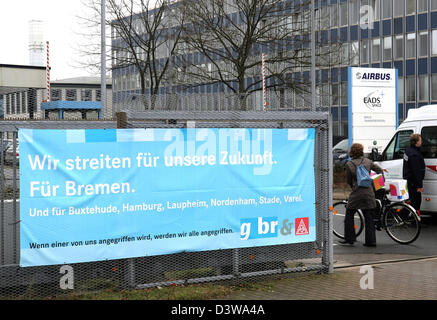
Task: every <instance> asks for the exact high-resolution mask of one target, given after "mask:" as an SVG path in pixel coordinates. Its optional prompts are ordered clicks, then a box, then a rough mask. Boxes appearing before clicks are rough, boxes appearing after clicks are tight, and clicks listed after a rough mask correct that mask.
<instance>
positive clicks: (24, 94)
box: [21, 91, 26, 113]
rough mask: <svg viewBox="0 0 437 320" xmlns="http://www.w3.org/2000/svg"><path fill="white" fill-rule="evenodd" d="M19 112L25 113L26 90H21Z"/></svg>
mask: <svg viewBox="0 0 437 320" xmlns="http://www.w3.org/2000/svg"><path fill="white" fill-rule="evenodd" d="M21 113H26V92H25V91H23V92H21Z"/></svg>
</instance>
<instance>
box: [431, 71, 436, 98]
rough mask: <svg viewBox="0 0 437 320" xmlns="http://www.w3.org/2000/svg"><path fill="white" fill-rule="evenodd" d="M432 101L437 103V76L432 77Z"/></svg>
mask: <svg viewBox="0 0 437 320" xmlns="http://www.w3.org/2000/svg"><path fill="white" fill-rule="evenodd" d="M431 100H434V101H437V74H433V75H431Z"/></svg>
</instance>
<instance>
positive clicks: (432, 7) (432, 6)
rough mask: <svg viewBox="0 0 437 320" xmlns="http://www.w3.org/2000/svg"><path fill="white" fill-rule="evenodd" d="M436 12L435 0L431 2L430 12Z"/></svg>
mask: <svg viewBox="0 0 437 320" xmlns="http://www.w3.org/2000/svg"><path fill="white" fill-rule="evenodd" d="M434 10H437V0H431V11H434Z"/></svg>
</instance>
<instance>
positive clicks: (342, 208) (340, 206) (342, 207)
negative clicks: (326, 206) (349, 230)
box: [332, 201, 364, 239]
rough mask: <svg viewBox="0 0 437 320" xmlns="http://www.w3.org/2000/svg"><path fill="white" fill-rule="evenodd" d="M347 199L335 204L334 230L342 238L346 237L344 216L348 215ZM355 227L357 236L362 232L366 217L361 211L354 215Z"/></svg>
mask: <svg viewBox="0 0 437 320" xmlns="http://www.w3.org/2000/svg"><path fill="white" fill-rule="evenodd" d="M346 206H347V201H340V202H336V203H334V205H333V210H332V212H333V218H332V221H333V226H332V229H333V232H334V234H335V235H336V236H337V237H339V238H340V239H344V218H345V216H346ZM354 228H355V233H356V235H357V237H358V236H359V235H360V234H361V232H362V231H363V228H364V217H363V214H362V213H361V212H360V211H356V212H355V215H354Z"/></svg>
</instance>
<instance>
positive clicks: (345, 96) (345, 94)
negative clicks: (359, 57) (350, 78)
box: [340, 82, 348, 106]
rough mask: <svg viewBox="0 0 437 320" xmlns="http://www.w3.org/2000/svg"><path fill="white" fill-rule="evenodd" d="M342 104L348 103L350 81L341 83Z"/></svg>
mask: <svg viewBox="0 0 437 320" xmlns="http://www.w3.org/2000/svg"><path fill="white" fill-rule="evenodd" d="M340 104H341V105H342V106H346V105H347V104H348V83H347V82H342V83H341V96H340Z"/></svg>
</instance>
